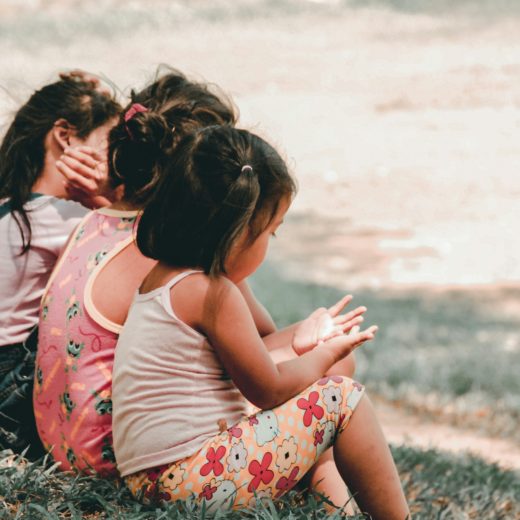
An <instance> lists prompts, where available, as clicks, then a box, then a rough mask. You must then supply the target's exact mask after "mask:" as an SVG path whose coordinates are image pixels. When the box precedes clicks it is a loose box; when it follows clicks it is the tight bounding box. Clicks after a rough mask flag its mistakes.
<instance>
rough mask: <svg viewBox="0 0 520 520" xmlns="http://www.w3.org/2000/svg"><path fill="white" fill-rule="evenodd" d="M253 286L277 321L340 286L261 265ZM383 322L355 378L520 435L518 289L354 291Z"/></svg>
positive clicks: (320, 301)
mask: <svg viewBox="0 0 520 520" xmlns="http://www.w3.org/2000/svg"><path fill="white" fill-rule="evenodd" d="M252 286H253V289H254V291H255V293H256V295H257V296H258V298H259V299H260V301H261V302H262V303H264V305H265V306H266V307H267V308H268V309H269V311H270V312H271V314H272V315H273V317H274V318H275V320H276V322H277V323H278V325H279V326H285V325H287V324H289V323H293V322H295V321H298V320H300V319H302V318H303V317H305V316H307V315H308V314H310V312H312V311H313V310H314V309H316V308H317V307H320V306H323V305H325V306H326V305H330V304H332V303H334V302H336V301H337V300H338V299H339V298H340V297H341V296H343V293H342V292H340V291H338V290H336V289H334V288H331V287H326V286H322V285H316V284H312V283H308V282H299V281H295V280H292V279H290V277H288V276H287V275H286V274H285V273H284V272H283V271H281V270H280V269H279V268H275V267H274V266H273V265H270V264H264V265H263V266H262V267H261V269H260V270H259V271H258V272H257V273H256V275H255V276H254V277H253V279H252ZM354 296H355V302H356V303H357V304H358V305H360V304H363V305H366V306H367V307H368V313H367V323H369V324H372V323H377V324H378V325H379V327H380V330H379V332H378V335H377V338H376V340H375V341H374V342H373V343H369V344H366V345H364V346H363V347H361V348H360V349H359V350H358V351H357V352H356V358H357V370H356V377H357V378H358V379H359V380H360V381H361V382H363V383H364V384H366V385H367V387H368V389H369V390H370V392H372V393H377V394H379V395H381V396H383V397H384V398H386V399H387V400H390V401H398V402H399V403H400V404H402V405H404V406H407V407H409V408H411V409H414V410H415V411H420V412H424V413H427V414H431V415H432V416H435V417H436V418H440V417H441V416H442V417H444V418H445V419H446V420H448V421H450V422H454V423H456V424H464V425H465V426H472V427H475V428H478V429H482V430H484V431H486V432H487V433H490V434H493V435H501V436H508V437H512V438H515V439H519V440H520V430H519V429H518V424H519V422H520V378H519V377H518V374H520V344H519V342H520V336H519V332H518V316H517V315H515V313H509V314H507V313H506V312H505V308H506V306H507V305H506V304H507V302H514V301H516V302H518V301H520V291H518V290H507V291H506V290H498V289H497V290H496V291H488V292H485V291H483V290H480V289H479V290H477V289H475V290H472V291H470V290H465V291H450V292H446V291H445V292H437V291H434V290H432V291H427V290H421V291H420V292H418V291H415V292H403V291H396V292H391V291H388V290H379V291H367V290H365V291H360V292H355V294H354Z"/></svg>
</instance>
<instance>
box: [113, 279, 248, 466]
mask: <svg viewBox="0 0 520 520" xmlns="http://www.w3.org/2000/svg"><path fill="white" fill-rule="evenodd" d="M195 272H200V271H187V272H184V273H181V274H180V275H178V276H176V277H174V278H172V279H171V280H170V281H169V282H168V283H167V284H166V285H164V286H162V287H159V288H157V289H154V290H153V291H150V292H148V293H145V294H139V293H137V294H136V296H135V298H134V302H133V304H132V306H131V308H130V311H129V313H128V318H127V320H126V323H125V325H124V327H123V329H122V331H121V334H120V336H119V340H118V343H117V347H116V352H115V360H114V373H113V383H112V385H113V386H112V401H113V418H112V425H113V436H114V450H115V455H116V460H117V466H118V469H119V471H120V473H121V475H122V476H126V475H129V474H131V473H135V472H136V471H140V470H142V469H148V468H153V467H155V466H159V465H162V464H168V463H173V462H175V461H177V460H180V459H183V458H185V457H188V456H190V455H192V454H193V453H195V452H197V451H198V450H199V449H200V448H201V447H202V445H203V444H204V442H205V441H206V440H207V439H209V438H211V437H213V436H214V435H216V434H217V433H218V432H219V426H218V422H219V420H221V419H224V420H225V421H226V423H227V424H228V426H232V425H233V424H235V423H236V422H238V421H239V420H240V419H241V418H242V417H243V416H244V415H245V414H246V400H245V399H244V397H243V396H242V394H241V393H240V392H239V390H238V389H237V388H236V387H235V385H234V383H233V381H232V380H231V379H230V378H229V377H228V376H227V375H226V372H225V370H224V368H223V366H222V364H221V363H220V361H219V359H218V358H217V356H216V353H215V351H214V349H213V347H212V346H211V345H210V344H209V343H208V341H207V339H206V338H205V337H204V336H203V335H202V334H200V333H199V332H197V331H196V330H194V329H193V328H191V327H189V326H188V325H186V323H184V322H183V321H181V320H180V319H179V318H177V316H175V314H174V312H173V309H172V306H171V300H170V288H171V287H173V286H174V285H175V284H177V283H178V282H180V281H181V280H182V279H183V278H185V277H186V276H188V275H190V274H193V273H195Z"/></svg>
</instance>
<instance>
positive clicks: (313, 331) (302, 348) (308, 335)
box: [292, 295, 367, 356]
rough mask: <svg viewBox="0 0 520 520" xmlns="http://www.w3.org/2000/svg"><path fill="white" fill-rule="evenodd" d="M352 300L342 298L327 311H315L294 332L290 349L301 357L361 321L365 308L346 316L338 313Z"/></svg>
mask: <svg viewBox="0 0 520 520" xmlns="http://www.w3.org/2000/svg"><path fill="white" fill-rule="evenodd" d="M351 300H352V296H351V295H348V296H344V297H343V298H342V299H341V300H339V301H338V302H337V303H336V304H334V305H333V306H332V307H330V308H329V309H325V308H320V309H316V310H315V311H314V312H313V313H312V314H311V315H310V316H309V317H308V318H307V319H306V320H303V321H302V322H301V323H300V324H299V325H298V327H297V329H296V330H295V332H294V336H293V341H292V347H293V349H294V351H295V352H296V354H298V355H299V356H301V355H302V354H305V352H308V351H309V350H312V349H313V348H314V347H316V346H317V345H318V344H320V343H323V342H326V341H327V340H329V339H331V338H334V337H336V336H340V335H344V334H346V333H348V332H350V331H351V329H352V328H353V327H358V326H359V324H360V323H361V322H362V321H363V316H362V314H363V313H365V312H366V310H367V309H366V307H358V308H357V309H354V310H353V311H350V312H348V313H346V314H341V315H340V312H341V311H342V310H343V308H344V307H346V306H347V305H348V304H349V303H350V302H351Z"/></svg>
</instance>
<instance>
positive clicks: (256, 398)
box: [245, 390, 284, 410]
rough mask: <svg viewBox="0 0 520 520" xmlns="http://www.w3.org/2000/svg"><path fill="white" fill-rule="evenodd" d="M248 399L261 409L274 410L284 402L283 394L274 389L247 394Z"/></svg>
mask: <svg viewBox="0 0 520 520" xmlns="http://www.w3.org/2000/svg"><path fill="white" fill-rule="evenodd" d="M245 397H246V399H247V400H248V401H249V402H250V403H251V404H252V405H253V406H255V407H256V408H258V409H259V410H272V409H273V408H275V407H276V406H278V405H280V404H282V403H283V402H284V398H283V396H281V395H279V394H278V393H277V392H273V391H272V390H265V391H260V392H258V393H255V395H248V396H245Z"/></svg>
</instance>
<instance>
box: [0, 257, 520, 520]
mask: <svg viewBox="0 0 520 520" xmlns="http://www.w3.org/2000/svg"><path fill="white" fill-rule="evenodd" d="M252 284H253V287H254V290H255V292H256V294H257V295H258V296H259V298H260V299H261V300H262V301H263V302H264V303H265V304H266V305H267V307H268V308H269V309H270V311H271V312H272V314H273V316H274V317H275V319H276V320H277V322H278V323H279V324H280V325H284V324H288V323H290V322H293V321H295V320H298V319H300V318H302V317H303V316H305V315H307V314H308V313H309V312H311V311H312V310H313V309H314V308H316V307H318V306H320V305H323V304H325V305H326V304H330V303H332V302H334V301H336V300H337V299H339V297H340V296H341V293H339V292H338V291H336V290H334V289H332V288H330V287H324V286H319V285H315V284H310V283H300V282H296V281H292V280H290V278H288V277H286V276H285V275H284V274H283V273H282V272H281V271H279V270H277V269H275V268H274V267H273V266H270V265H269V264H267V265H265V266H264V267H263V268H262V269H261V270H260V271H259V272H258V273H257V275H256V276H255V277H254V279H253V280H252ZM488 296H489V297H486V298H483V297H482V293H479V294H477V293H476V292H475V293H468V292H464V293H457V292H454V293H433V292H432V293H431V294H429V293H428V292H421V293H402V292H400V293H389V292H387V291H381V292H362V293H361V294H357V295H356V299H357V301H358V302H359V303H364V304H366V305H367V306H368V307H369V312H370V321H371V322H377V323H378V324H379V325H380V326H381V332H380V334H379V337H378V339H377V342H375V343H374V344H372V345H370V346H369V345H367V346H365V347H363V349H362V350H360V351H359V355H358V366H359V369H358V375H359V378H360V379H361V380H362V381H363V382H365V383H367V384H368V386H369V388H370V389H371V390H372V391H376V392H380V393H383V394H384V395H385V396H386V397H388V398H391V399H399V400H400V401H401V402H405V403H409V405H410V406H412V405H414V403H415V405H417V406H419V405H420V406H422V407H423V408H424V407H427V406H426V405H427V403H430V404H431V402H435V400H433V401H432V396H437V397H436V399H437V401H436V402H437V404H438V405H439V406H440V405H442V404H443V403H444V404H446V403H452V404H453V403H455V405H456V406H459V407H460V410H458V412H457V413H458V414H459V415H458V416H459V417H462V416H464V417H465V418H467V416H468V414H469V415H470V414H471V410H473V409H474V408H475V407H476V408H475V409H480V410H481V413H482V410H490V411H489V414H490V416H489V418H492V417H494V418H495V419H498V418H502V419H501V420H502V422H501V423H500V422H499V424H501V425H502V427H504V425H505V426H506V427H509V426H508V425H513V424H515V425H517V424H518V422H517V420H518V417H519V410H520V406H519V404H518V400H519V396H520V387H519V384H520V383H519V381H518V378H517V374H518V373H519V369H520V360H519V359H518V355H517V354H515V352H514V351H513V352H510V351H509V350H508V349H505V348H504V344H507V341H509V340H508V338H510V337H511V334H513V333H514V332H515V330H517V324H516V323H515V320H514V317H513V316H510V317H507V316H506V315H502V314H500V312H502V311H501V310H500V311H499V310H497V309H499V308H500V307H499V306H498V305H496V302H495V300H494V299H493V298H496V299H497V301H502V302H503V301H504V295H503V294H502V295H494V296H493V297H491V296H492V295H488ZM517 296H518V295H517V294H516V293H514V292H513V293H511V294H509V295H508V298H509V299H515V298H517ZM493 309H495V310H494V311H493ZM491 339H492V341H491ZM509 354H511V355H509ZM490 360H493V362H490ZM492 405H494V408H495V409H493V406H492ZM456 411H457V410H456ZM460 414H462V415H460ZM464 414H466V415H464ZM480 420H481V422H482V416H481V417H480ZM504 431H506V433H509V434H510V435H512V436H514V435H515V430H514V428H513V426H511V429H510V430H507V428H506V430H504ZM516 435H517V433H516ZM393 454H394V458H395V460H396V464H397V466H398V469H399V472H400V475H401V478H402V482H403V486H404V489H405V493H406V495H407V499H408V501H409V504H410V507H411V509H412V512H413V514H414V516H413V518H414V519H416V520H431V519H455V520H457V519H460V520H463V519H464V520H466V519H473V518H475V519H479V520H488V519H489V520H506V519H508V520H509V519H517V520H518V519H520V475H519V474H518V473H517V472H512V471H505V470H502V469H501V468H499V467H498V466H496V465H494V464H487V463H486V462H484V461H483V460H481V459H479V458H476V457H473V456H469V455H461V456H454V455H450V454H446V453H443V452H440V451H438V450H433V449H431V450H421V449H416V448H411V447H406V446H398V447H393ZM0 459H1V456H0ZM0 504H1V505H0V520H4V519H6V520H7V519H18V518H20V519H21V518H24V519H25V518H30V519H35V520H39V519H81V518H86V519H101V518H103V519H104V518H111V519H125V520H126V519H129V520H145V519H165V518H172V519H177V518H178V519H181V518H182V519H185V518H186V519H190V518H191V519H202V518H205V517H206V515H205V512H204V511H202V510H201V509H198V508H197V506H196V505H195V504H193V503H191V504H190V503H188V504H184V505H180V506H178V505H176V504H170V505H168V506H166V507H163V508H158V507H157V508H156V507H150V506H143V505H141V504H139V503H137V502H136V501H135V500H134V499H133V498H132V497H131V495H130V494H129V492H128V491H127V490H126V489H125V487H124V486H121V485H119V483H118V482H114V481H105V480H98V479H95V478H92V477H85V476H81V477H80V476H72V475H68V474H63V473H60V472H59V471H57V468H56V466H53V465H52V463H51V462H50V461H48V460H44V461H41V462H36V463H26V464H25V465H20V464H14V465H11V466H7V465H6V464H5V461H4V463H2V462H1V461H0ZM333 517H334V516H332V518H333ZM339 517H340V516H339V514H338V515H336V518H339ZM216 518H224V519H236V518H251V519H263V520H271V519H272V520H274V519H280V520H300V519H301V520H303V519H308V518H312V519H321V518H331V516H330V515H329V516H327V510H326V508H325V503H324V502H323V500H322V499H321V498H320V497H316V496H313V495H311V496H309V497H307V498H305V499H304V498H303V495H302V494H301V493H300V494H298V493H296V492H294V493H292V494H290V495H289V496H288V497H287V498H286V499H284V500H283V501H281V502H278V503H276V504H273V503H266V504H264V505H261V506H258V507H257V508H256V509H254V510H248V511H245V512H242V513H237V512H222V513H221V514H220V513H219V514H218V515H217V516H216ZM354 518H358V519H360V518H362V516H357V517H351V519H354Z"/></svg>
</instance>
